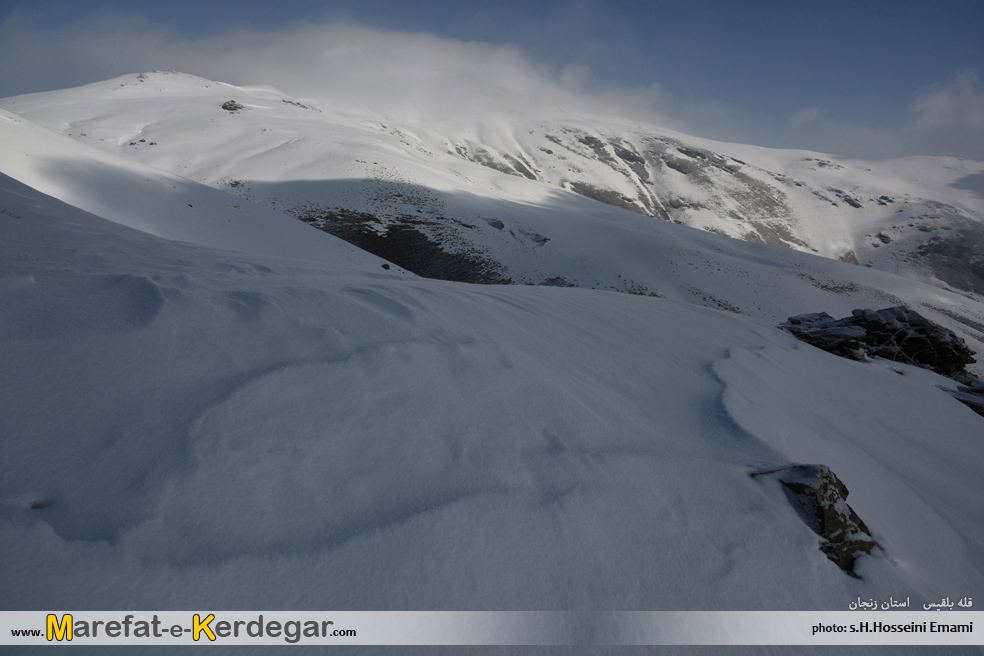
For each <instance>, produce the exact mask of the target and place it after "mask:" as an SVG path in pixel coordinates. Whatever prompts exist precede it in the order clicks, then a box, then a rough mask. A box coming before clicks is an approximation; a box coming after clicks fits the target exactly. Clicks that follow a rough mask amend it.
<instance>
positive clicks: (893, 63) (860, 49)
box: [0, 0, 984, 159]
mask: <svg viewBox="0 0 984 656" xmlns="http://www.w3.org/2000/svg"><path fill="white" fill-rule="evenodd" d="M302 21H304V22H307V23H309V24H314V25H315V26H329V25H335V26H338V25H348V24H352V23H353V22H354V23H357V24H360V25H362V26H365V27H368V28H371V29H377V30H382V31H381V32H379V35H380V38H383V37H384V36H385V34H387V33H392V32H393V31H396V32H399V33H410V34H419V33H426V34H430V35H435V36H439V37H445V38H447V39H451V40H457V41H462V42H481V43H486V44H491V45H493V46H510V45H511V46H516V47H518V52H519V53H520V54H521V56H522V58H524V60H525V61H526V62H527V63H529V65H530V66H532V67H534V68H537V69H539V70H545V71H546V73H545V75H546V76H547V78H550V79H551V80H553V81H554V82H557V81H558V80H559V81H560V83H561V84H563V85H566V86H568V87H572V86H573V87H577V88H578V89H579V90H580V91H582V92H585V93H594V92H598V91H599V90H604V91H605V92H606V94H607V95H608V97H612V96H613V95H617V94H618V93H619V92H625V95H627V96H629V97H633V98H634V99H635V102H636V104H638V103H640V102H644V103H648V104H649V105H651V109H652V110H653V116H654V117H656V118H659V119H664V120H665V121H666V122H667V123H669V124H671V125H672V126H673V127H677V128H679V129H683V130H684V131H690V132H691V133H694V134H698V135H700V136H708V137H712V138H720V139H727V140H736V141H745V142H750V143H758V144H761V145H769V146H780V147H803V148H811V149H818V150H825V151H828V152H833V153H840V154H845V155H851V156H872V157H879V156H895V155H907V154H949V155H957V156H963V157H973V158H975V159H984V83H982V81H981V76H984V37H982V29H984V2H982V1H981V0H939V1H937V2H911V1H906V0H898V1H894V2H888V1H881V0H869V1H863V0H859V1H856V2H836V1H829V2H823V3H820V2H773V1H767V0H758V1H756V0H748V1H746V2H700V1H696V0H695V1H692V2H671V1H666V0H650V1H648V2H598V1H591V0H580V1H578V0H549V1H540V2H536V1H533V2H530V1H526V2H519V1H516V0H505V1H499V2H495V3H469V2H462V1H458V2H452V1H449V0H424V1H420V2H410V1H403V2H397V1H393V0H361V1H360V2H352V1H348V0H345V1H336V2H330V1H329V2H324V1H320V2H319V1H315V0H281V1H279V2H276V3H272V2H270V3H248V2H228V1H226V0H211V1H205V2H202V1H194V2H193V1H190V0H168V1H167V2H162V1H160V0H158V1H156V2H150V1H145V0H130V1H124V0H116V1H112V2H102V3H87V2H75V3H71V4H59V3H55V2H48V1H47V0H34V1H32V2H29V3H28V2H17V1H15V2H2V3H0V56H2V60H3V61H0V96H7V95H13V94H17V93H25V92H32V91H41V90H47V89H52V88H59V87H64V86H70V85H76V84H83V83H86V82H93V81H97V80H100V79H104V78H107V77H113V76H115V75H119V74H123V73H130V72H136V70H131V68H133V66H135V65H138V64H139V65H141V67H142V68H148V69H153V68H173V66H171V65H169V62H173V61H174V60H177V62H178V63H180V64H181V65H182V67H183V68H185V69H187V68H189V67H191V68H195V67H197V68H199V69H200V70H187V71H186V72H190V73H196V74H203V75H206V76H208V75H209V73H210V72H211V73H215V72H223V73H225V74H226V75H227V76H231V77H239V78H240V79H228V80H225V81H230V82H234V83H241V82H245V81H249V82H256V83H267V84H271V85H273V86H280V85H279V83H278V80H275V79H262V80H261V79H252V80H246V79H244V78H245V77H248V74H249V73H248V72H247V71H229V70H227V69H222V70H221V71H215V70H212V69H213V68H214V66H211V63H210V61H211V59H214V57H210V55H209V52H208V48H207V47H206V46H205V45H204V44H207V43H208V42H209V41H210V40H211V41H215V40H216V39H219V38H221V37H226V38H229V39H234V38H235V37H236V35H239V34H246V33H248V34H252V35H254V36H255V35H256V34H257V33H273V32H277V34H279V35H280V37H281V38H282V39H284V40H290V34H291V29H294V27H292V26H296V25H297V24H298V23H299V22H302ZM125 33H128V34H125ZM134 33H137V34H140V33H145V34H146V35H151V36H152V37H153V38H148V39H147V40H148V42H152V43H153V44H155V45H154V47H153V48H148V49H147V50H146V51H143V50H141V49H140V48H139V47H138V46H136V45H134V42H133V39H132V37H133V34H134ZM72 39H76V40H78V41H79V43H81V44H82V45H79V46H77V47H76V48H75V52H73V51H71V50H65V49H59V48H55V47H52V43H57V44H64V43H68V42H71V40H72ZM97 41H98V42H100V43H102V44H103V45H104V49H103V50H99V48H98V47H97V45H96V44H95V43H94V42H97ZM3 42H6V43H7V46H6V47H4V46H3V45H2V43H3ZM370 42H371V39H370ZM114 44H115V45H114ZM189 44H191V45H192V46H194V47H189ZM15 46H16V47H17V51H15V50H14V48H15ZM169 47H170V48H171V49H172V50H171V51H169V50H168V48H169ZM407 47H417V46H411V45H408V46H407ZM419 47H425V46H419ZM114 48H115V49H116V50H117V51H118V56H117V57H116V58H115V64H114V58H113V57H112V56H111V54H109V53H107V51H112V50H113V49H114ZM179 49H183V50H184V51H186V52H187V51H189V50H195V51H198V52H199V53H200V59H199V60H190V59H189V58H188V57H184V58H177V57H172V56H170V55H171V54H173V51H176V50H179ZM511 52H516V50H515V48H514V49H512V50H511ZM32 53H33V56H32ZM93 53H95V54H93ZM153 56H157V57H158V58H159V59H160V61H161V63H160V65H153V64H154V63H155V60H153ZM38 60H40V61H38ZM114 66H115V67H114ZM264 72H265V74H266V75H270V76H275V77H278V76H277V71H276V69H275V68H269V69H267V70H265V71H264ZM294 73H296V71H294ZM640 98H644V99H645V100H640Z"/></svg>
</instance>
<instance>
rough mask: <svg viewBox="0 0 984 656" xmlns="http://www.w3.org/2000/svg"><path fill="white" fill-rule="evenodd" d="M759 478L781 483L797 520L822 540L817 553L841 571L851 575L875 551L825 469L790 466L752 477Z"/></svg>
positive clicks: (841, 490) (839, 485)
mask: <svg viewBox="0 0 984 656" xmlns="http://www.w3.org/2000/svg"><path fill="white" fill-rule="evenodd" d="M759 476H771V477H773V478H775V479H776V480H778V481H779V482H780V483H782V486H783V491H784V492H785V493H786V498H787V499H789V503H790V504H792V506H793V508H794V509H795V510H796V513H797V514H798V515H799V516H800V519H802V520H803V522H804V523H805V524H806V525H807V526H809V527H810V529H811V530H812V531H813V532H814V533H816V534H817V535H819V536H820V537H821V538H822V541H821V543H820V551H822V552H824V553H825V554H826V555H827V558H829V559H830V560H832V561H834V563H836V564H837V566H838V567H840V568H841V569H842V570H844V571H846V572H849V573H850V572H853V569H854V562H855V561H856V560H857V559H858V558H859V557H860V556H861V555H863V554H869V555H870V554H871V551H872V549H874V548H875V546H876V543H875V541H874V539H872V537H871V532H870V531H869V530H868V527H867V526H866V525H865V523H864V522H863V521H861V518H860V517H858V514H857V513H856V512H854V509H853V508H851V506H849V505H847V495H848V491H847V486H846V485H844V483H843V482H842V481H841V480H840V479H839V478H837V475H836V474H834V472H832V471H831V470H830V468H829V467H827V466H826V465H793V466H791V467H783V468H781V469H773V470H769V471H764V472H756V473H754V474H752V477H753V478H757V477H759Z"/></svg>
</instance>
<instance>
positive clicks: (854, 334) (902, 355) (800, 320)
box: [780, 306, 976, 377]
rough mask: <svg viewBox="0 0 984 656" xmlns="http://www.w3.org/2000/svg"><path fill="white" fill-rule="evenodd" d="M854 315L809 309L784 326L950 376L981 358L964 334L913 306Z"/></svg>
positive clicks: (813, 340) (839, 350)
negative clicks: (840, 314)
mask: <svg viewBox="0 0 984 656" xmlns="http://www.w3.org/2000/svg"><path fill="white" fill-rule="evenodd" d="M851 315H852V316H850V317H844V318H843V319H834V318H833V317H831V316H830V315H829V314H827V313H826V312H818V313H815V314H803V315H800V316H796V317H790V318H789V320H788V321H787V322H786V323H784V324H782V325H781V326H780V328H782V329H784V330H788V331H789V332H791V333H793V335H795V336H796V337H797V338H799V339H801V340H803V341H804V342H806V343H808V344H812V345H813V346H816V347H817V348H821V349H823V350H825V351H828V352H830V353H834V354H836V355H840V356H841V357H845V358H850V359H852V360H862V361H863V360H865V359H867V357H868V356H877V357H881V358H885V359H887V360H893V361H895V362H903V363H905V364H912V365H916V366H918V367H924V368H926V369H931V370H933V371H935V372H936V373H939V374H942V375H944V376H949V377H953V376H958V375H963V374H965V373H966V371H965V367H966V365H968V364H971V363H973V362H976V360H974V357H973V355H974V353H973V351H971V350H970V349H969V348H967V345H966V344H965V343H964V340H963V339H961V338H960V337H957V336H956V335H955V334H954V333H953V331H951V330H948V329H946V328H944V327H943V326H940V325H939V324H936V323H933V322H932V321H930V320H929V319H926V318H925V317H923V316H922V315H921V314H919V313H918V312H915V311H914V310H910V309H909V308H906V307H902V306H900V307H893V308H886V309H884V310H854V311H853V312H852V313H851Z"/></svg>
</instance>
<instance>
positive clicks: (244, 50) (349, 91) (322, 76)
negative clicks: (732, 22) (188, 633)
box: [0, 13, 984, 159]
mask: <svg viewBox="0 0 984 656" xmlns="http://www.w3.org/2000/svg"><path fill="white" fill-rule="evenodd" d="M39 24H40V23H39V22H38V21H37V20H32V19H30V18H28V17H26V16H25V15H23V14H13V15H11V16H10V17H8V18H7V19H6V20H5V21H4V22H3V23H2V24H0V96H5V95H11V94H13V93H25V92H29V91H43V90H49V89H58V88H65V87H71V86H77V85H80V84H85V83H89V82H96V81H99V80H104V79H108V78H112V77H116V76H118V75H123V74H126V73H136V72H142V71H151V70H159V69H172V70H178V71H183V72H186V73H192V74H195V75H200V76H202V77H206V78H210V79H215V80H220V81H223V82H229V83H231V84H238V85H245V84H264V85H270V86H274V87H277V88H279V89H281V90H283V91H284V92H286V93H289V94H291V95H294V96H296V97H299V98H311V99H320V100H325V101H326V102H329V103H331V104H333V105H335V106H338V107H341V108H349V109H353V110H357V111H369V112H373V113H375V114H378V115H381V116H384V117H390V118H391V119H392V120H397V119H400V118H412V117H413V116H414V115H416V114H420V115H428V116H436V117H441V118H444V119H458V120H460V122H461V123H462V124H468V123H474V122H477V121H480V120H481V119H482V118H502V119H504V120H508V119H509V116H510V114H512V113H524V114H534V115H536V114H538V113H546V114H551V115H553V114H556V113H558V112H559V111H563V112H569V113H581V114H599V115H613V114H614V115H618V116H622V117H626V118H631V119H638V120H643V121H648V122H652V123H655V124H658V125H662V126H664V127H669V128H673V129H676V130H679V131H681V132H684V133H689V134H694V135H698V136H705V137H709V138H714V139H722V140H728V141H739V142H745V143H758V144H760V145H768V146H773V147H794V148H809V149H814V150H820V151H824V152H830V153H839V154H843V155H849V156H856V157H892V156H900V155H909V154H938V155H942V154H949V155H958V156H963V157H972V158H978V159H980V158H984V92H982V91H980V90H978V88H977V76H976V73H973V72H966V73H963V74H961V75H959V76H958V77H956V78H955V79H954V80H952V81H951V82H950V83H948V84H945V85H939V86H937V87H934V88H931V89H927V90H925V91H924V92H923V93H922V94H921V95H920V96H919V97H918V98H917V100H916V102H915V103H914V104H913V105H912V108H911V110H912V120H911V121H910V122H909V124H908V125H906V126H903V125H902V124H900V123H899V122H898V121H897V120H896V122H895V123H880V124H876V123H871V122H869V123H858V122H852V121H851V119H850V117H843V116H835V115H832V114H830V113H829V112H827V111H826V110H824V109H823V108H821V107H817V106H810V107H803V108H801V109H799V110H797V111H796V112H794V113H792V114H791V115H789V117H788V118H787V119H786V120H782V119H781V118H779V119H778V120H776V119H774V118H771V117H770V116H767V115H761V114H752V113H750V112H747V111H744V110H743V109H742V108H741V107H736V106H734V105H733V104H729V103H725V102H721V101H718V100H714V99H693V98H684V97H677V96H673V95H671V94H668V93H666V92H665V90H664V89H662V88H661V87H660V86H659V85H658V84H655V83H654V84H650V85H648V86H635V87H625V86H618V85H611V84H606V83H604V82H603V81H601V80H599V79H598V78H597V76H596V75H594V74H593V73H592V71H591V69H590V68H589V66H588V65H586V64H584V63H582V62H580V61H575V62H567V63H566V65H565V64H561V65H560V66H559V67H551V66H546V65H542V64H540V63H538V62H537V61H535V60H533V59H532V58H531V57H530V56H529V55H528V53H526V52H524V51H523V50H522V49H521V48H519V47H518V46H512V45H492V44H489V43H484V42H479V41H467V42H466V41H461V40H458V39H452V38H448V37H443V36H438V35H434V34H428V33H410V32H403V31H398V30H386V29H378V28H372V27H368V26H365V25H361V24H357V23H354V22H351V21H344V20H341V21H339V20H329V21H324V22H320V23H293V24H288V25H282V26H279V27H276V28H273V29H270V30H265V31H264V30H253V29H232V30H230V31H229V32H226V33H224V34H220V35H212V36H201V37H195V38H188V37H184V36H180V35H178V34H175V33H174V32H173V31H171V30H170V29H168V28H167V27H163V26H160V25H155V24H153V23H151V22H149V21H148V20H146V19H144V18H141V17H139V16H133V15H121V14H119V13H103V14H98V15H94V16H90V17H88V18H86V19H84V20H81V21H78V22H76V23H73V24H70V25H66V26H62V27H59V28H55V29H44V28H42V27H39Z"/></svg>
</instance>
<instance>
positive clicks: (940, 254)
mask: <svg viewBox="0 0 984 656" xmlns="http://www.w3.org/2000/svg"><path fill="white" fill-rule="evenodd" d="M223 106H226V107H228V108H229V109H223V108H222V107H223ZM0 107H4V108H6V109H8V110H10V111H14V112H17V113H18V114H20V115H22V116H24V117H26V118H29V119H30V120H32V121H35V122H37V123H40V124H41V125H44V126H46V127H49V128H51V129H54V130H56V131H59V132H62V133H63V134H66V135H69V136H72V137H73V138H75V139H78V140H80V141H84V142H86V143H90V144H93V145H95V146H97V147H99V148H101V149H104V150H106V151H108V152H112V153H114V154H120V155H124V156H125V157H127V158H128V159H132V160H135V161H140V162H143V163H145V164H149V165H151V166H153V167H155V168H158V169H161V170H165V171H168V172H171V173H175V174H178V175H181V176H184V177H188V178H191V179H194V180H197V181H200V182H204V183H206V184H209V185H211V186H215V187H226V188H227V189H229V190H230V191H233V192H234V193H237V194H240V195H242V196H243V197H245V198H249V199H252V200H256V201H258V202H260V203H262V204H265V205H268V206H270V207H274V208H277V209H279V210H281V211H284V212H287V213H289V214H291V215H293V216H295V217H298V218H303V219H305V220H309V221H311V222H314V223H315V224H316V225H318V226H319V227H322V228H324V229H326V230H328V231H330V232H332V233H333V234H336V235H338V236H342V237H344V238H346V239H348V240H350V241H353V242H355V243H358V244H360V245H361V246H363V247H366V248H368V249H369V250H373V251H375V252H377V253H380V254H386V255H389V256H391V257H393V258H396V259H399V257H400V252H401V251H402V250H406V249H407V248H409V250H413V251H414V252H419V251H420V249H421V246H422V245H424V244H430V246H431V251H432V253H433V255H434V257H437V256H438V255H439V254H440V253H441V252H445V251H450V252H452V253H454V254H456V255H457V256H458V257H449V258H445V259H446V260H447V261H445V262H441V263H437V260H436V259H434V258H431V259H429V260H428V262H429V263H433V270H430V269H428V268H427V267H426V264H422V263H421V262H417V261H412V260H408V261H406V262H405V264H406V265H407V266H408V267H410V268H413V269H415V270H418V272H420V273H422V274H424V275H429V276H434V277H441V278H450V279H463V280H470V281H475V280H479V281H487V282H500V281H505V280H511V281H513V282H526V283H542V282H544V281H550V280H560V279H563V280H564V281H567V282H569V283H570V284H575V285H577V286H588V287H592V286H594V287H599V286H600V287H612V286H613V281H611V280H607V279H600V278H599V279H594V280H593V279H590V278H586V277H584V276H583V275H581V276H575V277H574V278H573V279H572V278H571V277H570V276H568V275H566V272H561V271H560V270H559V266H558V265H557V264H555V263H550V262H549V260H550V257H549V255H547V254H546V253H545V252H542V251H549V250H551V249H550V248H547V249H537V247H538V246H540V245H546V244H547V243H548V240H550V241H554V242H555V244H556V242H557V241H558V240H563V239H564V235H563V234H562V231H563V230H564V229H566V226H564V228H559V231H558V228H554V230H553V231H551V230H550V229H549V226H546V225H544V224H543V222H542V221H541V222H538V221H536V219H535V218H533V219H531V218H529V216H528V215H529V214H531V212H529V211H523V210H524V209H535V210H536V211H535V212H533V214H536V215H538V216H539V215H542V214H543V213H544V212H549V209H551V208H553V207H555V206H557V205H560V204H564V203H568V202H571V201H570V200H569V199H568V198H567V196H568V195H567V194H559V195H558V194H556V193H554V191H555V190H557V189H563V190H569V191H573V192H576V193H577V194H581V195H582V196H585V197H588V198H591V199H594V200H596V201H600V202H602V203H606V204H609V205H613V206H618V207H622V208H625V209H629V210H631V211H633V212H636V213H640V214H642V215H645V216H650V217H655V218H659V219H663V220H668V221H674V222H677V223H683V224H685V225H689V226H692V227H695V228H701V229H703V230H707V231H711V232H715V233H718V234H723V235H727V236H731V237H736V238H738V239H744V240H748V241H753V242H762V243H767V244H774V245H782V246H786V247H789V248H793V249H796V250H800V251H804V252H812V253H817V254H819V255H822V256H824V257H829V258H834V259H841V260H843V261H846V262H852V263H860V264H863V265H867V266H872V267H874V268H878V269H881V270H885V271H891V272H894V273H900V274H903V275H907V276H910V277H913V276H916V277H919V278H921V279H927V278H935V279H938V280H941V281H944V282H945V283H947V284H948V285H950V286H953V287H955V288H958V289H961V290H965V291H975V292H977V293H982V292H984V192H982V184H984V183H982V180H984V162H975V161H970V160H960V159H955V158H939V157H935V158H933V157H921V158H907V159H901V160H890V161H884V162H868V161H853V160H842V159H838V158H833V157H830V156H827V155H823V154H820V153H813V152H808V151H788V150H773V149H765V148H756V147H751V146H742V145H736V144H727V143H720V142H713V141H707V140H703V139H697V138H694V137H689V136H687V135H682V134H679V133H674V132H671V131H668V130H664V129H660V128H658V127H656V126H652V125H646V124H642V123H639V122H628V121H621V120H614V119H611V118H602V117H596V116H594V117H586V116H578V115H577V114H566V115H562V116H549V117H544V116H535V115H534V116H527V115H519V116H504V117H499V118H497V119H490V118H488V117H481V118H476V119H475V120H474V121H473V122H469V120H468V119H467V117H463V118H461V119H460V120H455V121H449V120H446V119H445V120H442V121H436V120H428V119H426V118H416V119H414V120H413V121H412V122H408V119H398V120H396V121H394V120H392V119H390V118H389V117H386V116H381V115H375V114H373V113H372V112H368V111H365V110H364V109H359V110H358V111H356V110H352V109H351V108H347V107H337V106H334V105H333V104H332V103H331V102H330V99H329V100H327V101H326V100H320V101H309V100H299V99H296V98H292V97H289V96H287V95H285V94H283V93H280V92H278V91H276V90H274V89H272V88H266V87H262V88H254V87H251V88H241V87H233V86H231V85H227V84H222V83H218V82H213V81H210V80H204V79H202V78H198V77H194V76H189V75H184V74H180V73H172V72H155V73H147V74H141V75H128V76H123V77H121V78H117V79H114V80H109V81H106V82H101V83H97V84H93V85H88V86H86V87H81V88H78V89H69V90H65V91H58V92H50V93H41V94H33V95H30V96H21V97H17V98H11V99H7V100H4V101H2V102H0ZM476 165H477V166H476ZM503 174H505V175H508V176H509V177H505V175H503ZM535 183H540V184H535ZM503 203H505V204H503ZM517 203H518V204H520V205H522V206H524V207H522V208H520V207H516V205H517ZM544 206H550V208H544ZM580 207H586V206H579V208H580ZM561 211H562V212H564V213H565V214H570V213H571V209H570V208H568V207H564V208H563V209H562V210H561ZM581 211H583V210H580V209H578V210H575V213H579V212H581ZM531 223H538V225H536V226H533V225H531ZM489 226H492V229H491V230H490V229H489ZM496 230H498V231H499V232H498V233H497V232H495V231H496ZM411 245H412V247H411ZM529 248H533V249H534V252H535V253H536V254H535V255H533V254H531V253H526V252H524V251H525V250H528V249H529ZM513 251H519V252H513ZM562 259H563V260H564V261H565V262H567V261H569V259H570V258H567V257H566V256H565V257H564V258H562ZM401 263H402V262H401ZM642 284H644V283H642ZM614 286H615V287H617V286H618V285H614Z"/></svg>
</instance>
